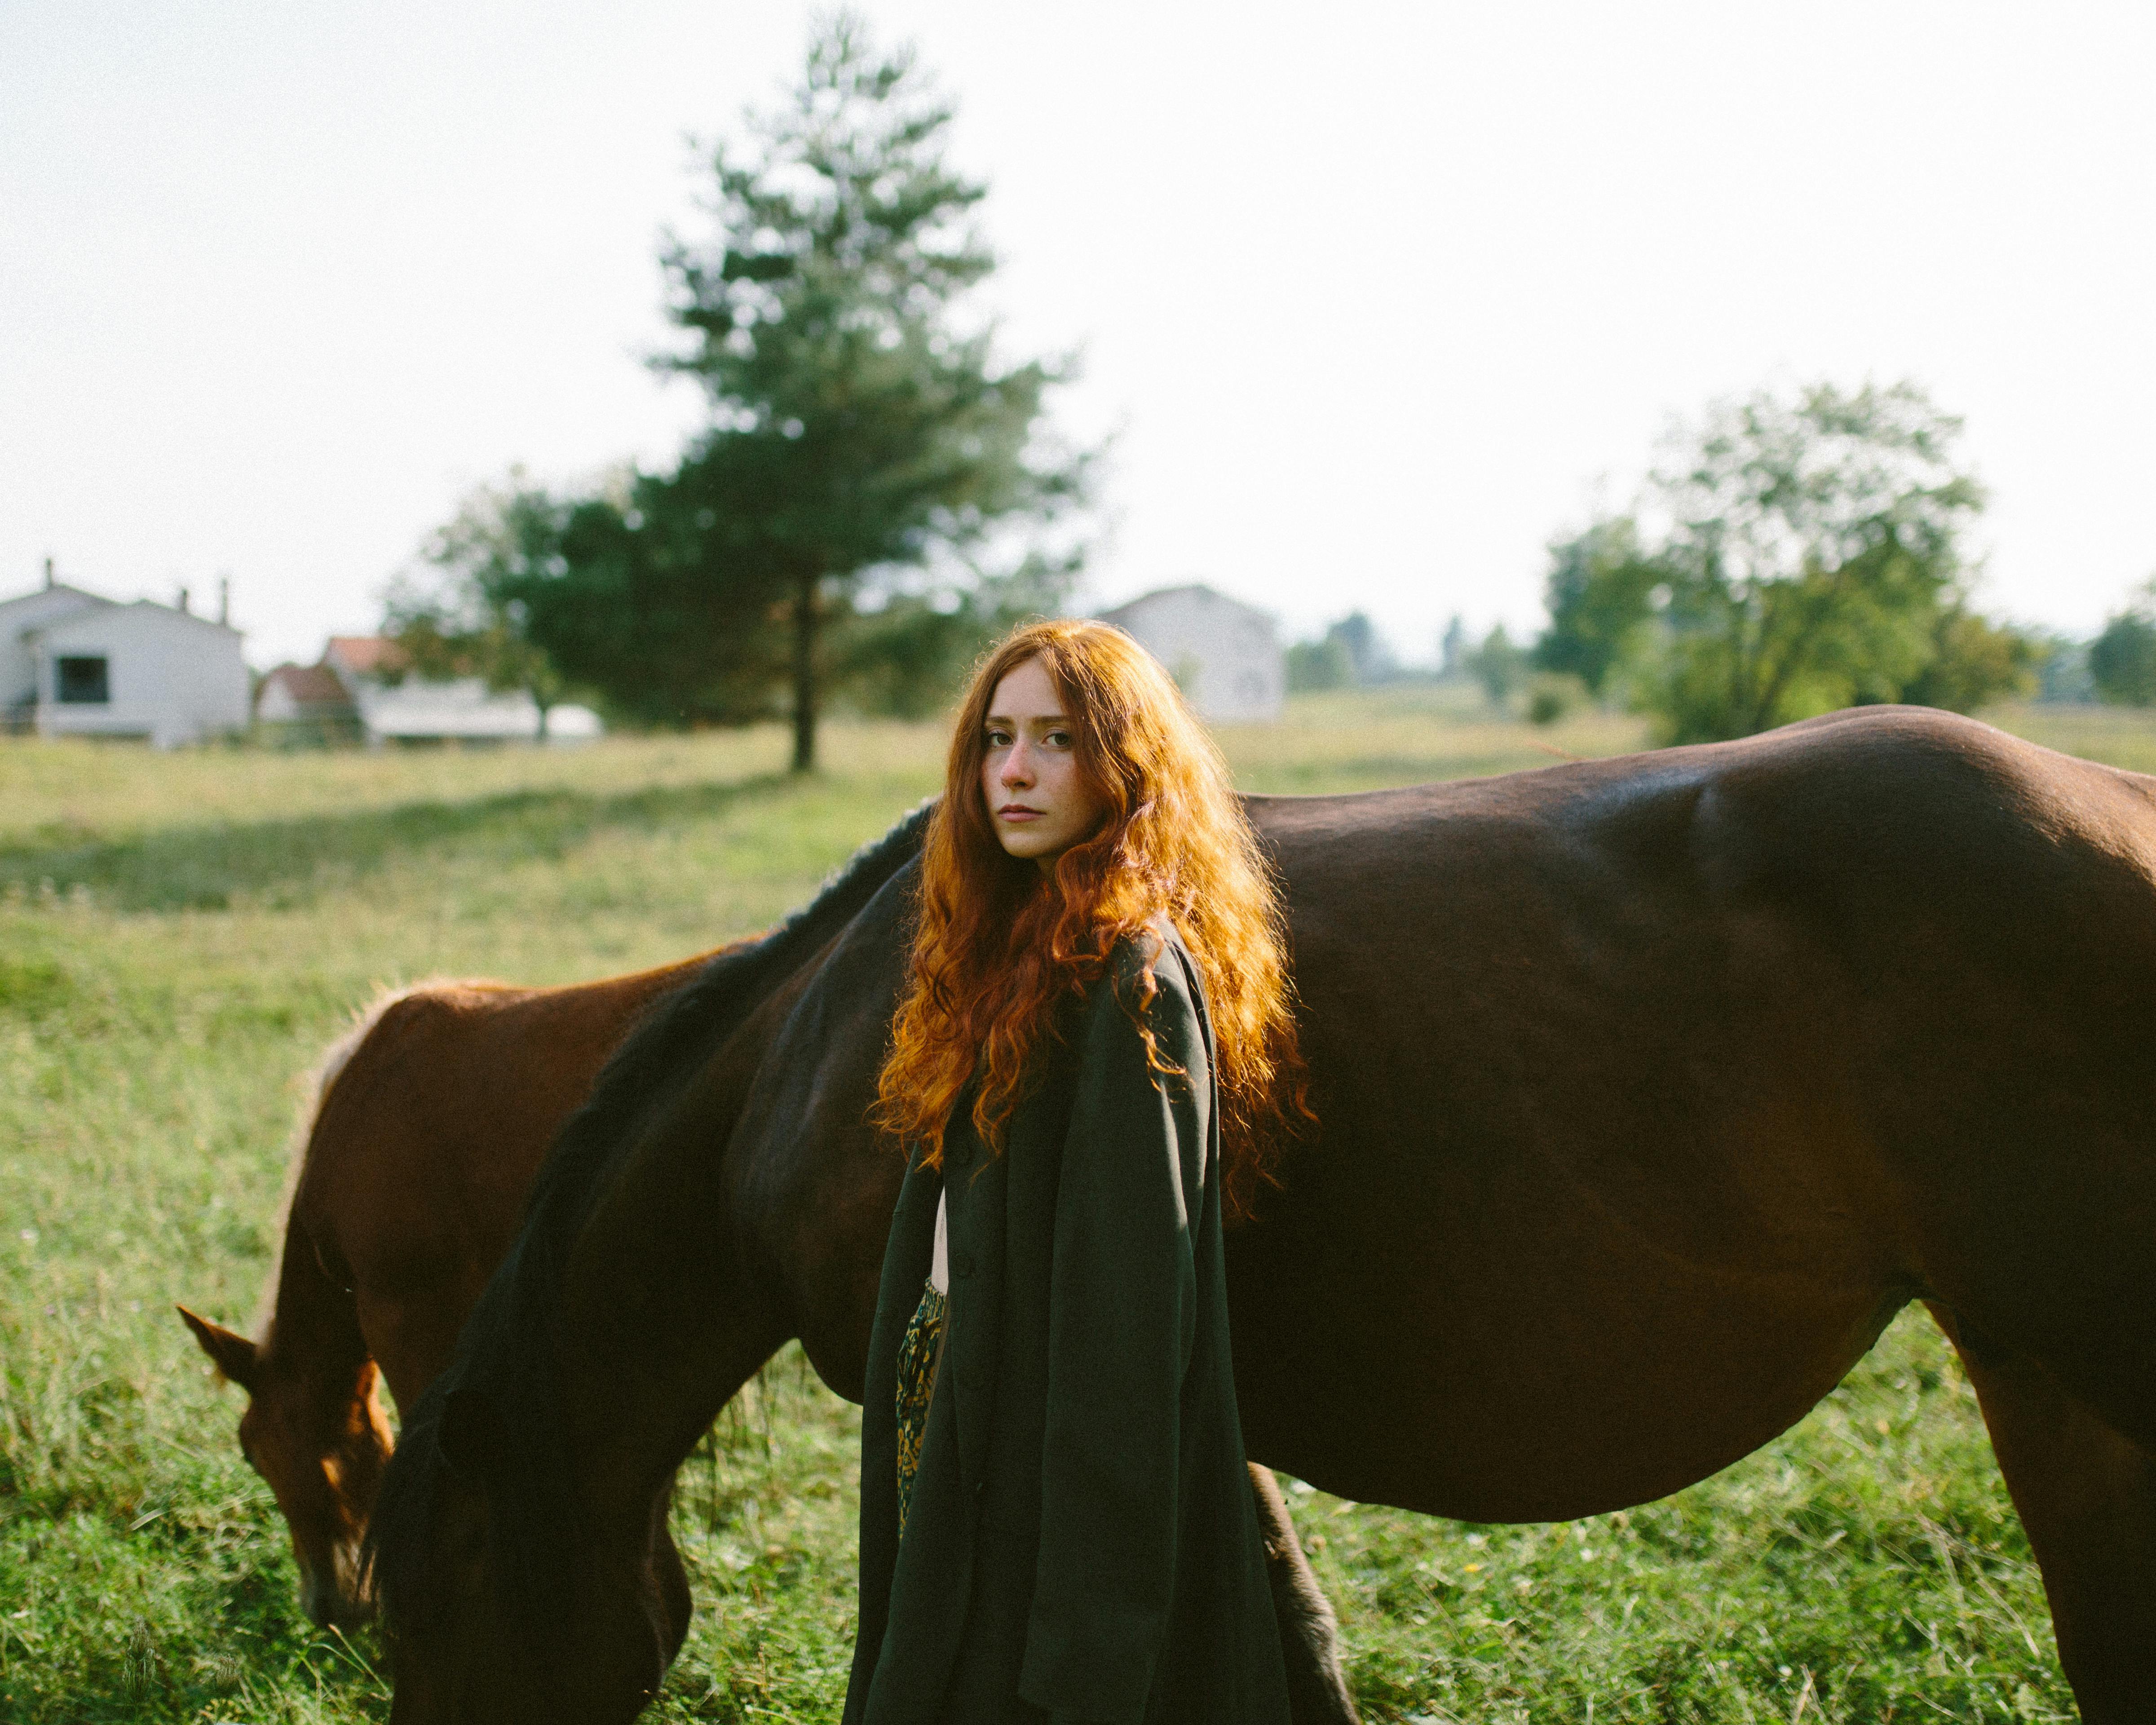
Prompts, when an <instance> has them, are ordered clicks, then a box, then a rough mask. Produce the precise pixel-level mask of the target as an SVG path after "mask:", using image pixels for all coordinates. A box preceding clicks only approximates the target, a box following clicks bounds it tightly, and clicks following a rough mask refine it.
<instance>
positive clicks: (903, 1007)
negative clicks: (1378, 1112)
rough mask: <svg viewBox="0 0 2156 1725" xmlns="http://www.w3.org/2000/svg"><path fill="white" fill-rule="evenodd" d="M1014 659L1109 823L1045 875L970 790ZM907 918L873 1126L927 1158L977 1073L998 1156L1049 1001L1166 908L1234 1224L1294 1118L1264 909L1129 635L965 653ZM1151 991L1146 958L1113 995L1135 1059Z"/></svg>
mask: <svg viewBox="0 0 2156 1725" xmlns="http://www.w3.org/2000/svg"><path fill="white" fill-rule="evenodd" d="M1029 659H1037V660H1039V661H1040V663H1041V665H1042V667H1043V669H1045V670H1046V671H1047V672H1048V674H1049V675H1050V677H1051V678H1052V679H1053V680H1054V681H1055V686H1056V689H1057V691H1058V692H1059V693H1060V696H1062V699H1063V701H1064V711H1065V713H1066V714H1067V715H1068V716H1069V717H1070V721H1071V725H1072V732H1073V737H1072V741H1073V744H1074V754H1075V761H1076V765H1077V768H1078V771H1079V773H1081V776H1082V777H1083V778H1084V780H1085V782H1086V784H1087V786H1088V787H1089V788H1090V789H1091V791H1092V792H1093V793H1094V795H1095V796H1096V798H1098V799H1099V801H1100V802H1101V804H1102V806H1103V807H1105V808H1106V810H1107V811H1108V812H1107V814H1106V818H1105V819H1103V820H1102V822H1101V827H1100V829H1099V830H1098V831H1097V832H1096V833H1095V834H1093V836H1092V837H1091V839H1086V840H1085V841H1084V842H1082V843H1081V844H1078V845H1073V846H1072V847H1071V848H1070V850H1066V851H1065V852H1064V853H1063V855H1061V856H1060V858H1058V859H1057V860H1056V863H1055V870H1054V872H1053V873H1052V874H1048V873H1045V872H1044V871H1043V870H1041V869H1039V867H1038V866H1037V865H1035V864H1034V863H1033V862H1032V861H1030V860H1024V859H1021V858H1018V857H1014V856H1011V855H1008V854H1007V853H1006V852H1005V851H1004V848H1003V845H1001V843H1000V842H999V841H998V839H997V837H996V834H995V830H994V829H993V826H992V825H991V824H990V823H989V819H988V807H987V803H986V800H985V798H984V797H983V792H982V788H981V768H982V762H983V758H984V757H985V754H986V752H987V742H986V737H985V732H986V728H987V727H986V720H987V717H988V704H989V702H990V701H992V700H993V697H994V695H995V691H996V688H997V685H998V684H1000V683H1001V682H1002V681H1003V680H1004V677H1005V676H1007V675H1009V673H1010V672H1011V671H1013V670H1015V669H1017V667H1019V665H1024V663H1025V662H1026V661H1027V660H1029ZM918 908H919V923H918V926H917V928H916V933H915V936H914V943H913V960H912V968H911V974H910V976H909V978H908V980H907V984H906V992H905V995H904V997H903V999H901V1003H900V1005H899V1009H898V1017H897V1020H896V1024H895V1026H894V1028H893V1032H892V1045H891V1054H890V1056H889V1058H888V1059H887V1060H885V1062H884V1067H883V1072H882V1076H881V1077H880V1080H879V1082H878V1086H877V1117H878V1119H879V1121H880V1123H881V1124H882V1125H883V1126H884V1127H885V1129H886V1130H888V1131H890V1132H892V1133H894V1134H895V1135H896V1137H898V1138H899V1139H900V1140H901V1142H904V1143H906V1144H907V1145H908V1146H910V1147H913V1148H915V1149H916V1151H917V1153H919V1154H920V1155H921V1157H922V1158H923V1159H924V1160H925V1161H927V1162H928V1163H931V1164H935V1163H939V1162H940V1161H941V1160H942V1150H943V1135H944V1131H945V1128H946V1127H947V1125H948V1124H949V1122H950V1119H951V1114H952V1109H953V1108H955V1107H956V1106H957V1102H958V1099H959V1096H960V1095H961V1093H962V1091H964V1090H965V1088H966V1086H967V1085H968V1082H969V1081H973V1080H975V1079H978V1089H977V1090H976V1091H975V1093H974V1097H973V1109H972V1117H973V1124H974V1126H975V1127H976V1128H978V1131H979V1132H980V1135H981V1137H982V1139H983V1142H985V1143H987V1144H988V1145H989V1146H990V1147H992V1148H1000V1147H1001V1144H1002V1142H1003V1134H1004V1127H1005V1126H1006V1125H1007V1123H1008V1122H1009V1118H1010V1116H1011V1114H1012V1112H1013V1111H1014V1110H1015V1109H1016V1107H1017V1106H1018V1105H1019V1102H1021V1101H1023V1100H1024V1097H1025V1096H1026V1094H1027V1093H1028V1091H1029V1090H1030V1089H1031V1088H1032V1086H1033V1085H1034V1082H1035V1081H1036V1080H1037V1077H1038V1074H1039V1063H1040V1061H1041V1060H1042V1058H1043V1057H1044V1055H1045V1053H1046V1050H1047V1045H1048V1044H1049V1043H1050V1041H1051V1040H1053V1038H1054V1034H1055V1013H1056V1009H1057V1007H1058V1005H1059V1004H1060V1003H1061V1002H1063V1001H1064V1000H1065V999H1069V998H1070V997H1071V996H1072V995H1074V994H1082V993H1085V992H1086V990H1087V989H1088V988H1091V987H1093V986H1094V985H1095V984H1096V983H1099V982H1100V981H1101V978H1102V977H1103V975H1104V974H1105V973H1106V965H1107V959H1108V955H1109V953H1110V952H1111V950H1112V949H1113V948H1114V947H1115V945H1116V942H1117V941H1119V940H1121V939H1122V938H1123V937H1126V936H1140V935H1141V934H1142V931H1143V930H1144V928H1145V927H1146V925H1147V923H1148V922H1152V919H1153V918H1154V917H1156V916H1163V915H1165V916H1167V918H1168V921H1169V922H1171V923H1172V924H1173V927H1174V928H1175V930H1176V932H1177V933H1178V934H1179V935H1180V936H1181V937H1183V944H1184V945H1185V946H1186V947H1188V948H1189V951H1190V954H1191V957H1193V959H1195V960H1196V962H1197V965H1198V970H1199V977H1200V979H1201V980H1202V981H1203V983H1204V989H1205V999H1206V1004H1207V1006H1208V1007H1209V1009H1210V1012H1211V1016H1212V1020H1213V1033H1214V1044H1215V1065H1216V1071H1215V1075H1214V1076H1215V1081H1216V1082H1217V1084H1218V1086H1219V1099H1220V1100H1219V1111H1220V1143H1221V1157H1222V1190H1223V1194H1224V1199H1225V1200H1226V1204H1227V1208H1228V1210H1229V1214H1247V1213H1248V1210H1249V1209H1250V1204H1251V1201H1252V1200H1253V1199H1254V1198H1255V1194H1256V1189H1257V1187H1258V1186H1259V1184H1260V1183H1261V1182H1264V1181H1265V1180H1268V1179H1269V1178H1270V1177H1271V1173H1272V1168H1273V1164H1274V1163H1275V1161H1276V1158H1277V1156H1278V1154H1279V1153H1280V1151H1281V1147H1282V1145H1283V1141H1284V1140H1285V1139H1286V1137H1290V1136H1291V1135H1292V1129H1293V1126H1294V1125H1295V1123H1296V1122H1297V1121H1299V1120H1306V1119H1308V1118H1309V1117H1310V1113H1309V1109H1308V1107H1307V1106H1306V1102H1305V1100H1304V1089H1305V1086H1304V1080H1303V1066H1302V1060H1301V1054H1300V1053H1299V1051H1298V1050H1297V1048H1296V1028H1295V1015H1294V1012H1293V1010H1292V1007H1291V999H1290V988H1289V983H1288V978H1287V968H1286V960H1285V944H1286V943H1285V938H1284V935H1283V932H1282V928H1281V916H1280V909H1279V905H1278V902H1277V901H1276V896H1275V894H1274V891H1273V885H1272V880H1271V878H1270V875H1269V874H1268V873H1267V870H1266V867H1265V860H1264V858H1263V856H1262V855H1261V854H1260V851H1259V850H1258V846H1257V841H1256V839H1255V837H1254V836H1253V835H1252V834H1251V832H1250V825H1249V824H1248V823H1247V822H1246V821H1245V819H1244V818H1243V814H1242V810H1241V808H1240V805H1239V803H1237V801H1236V798H1235V793H1234V791H1233V790H1232V788H1230V786H1229V778H1228V772H1227V768H1226V766H1225V764H1224V762H1222V761H1221V759H1220V755H1219V751H1218V750H1217V749H1216V748H1215V747H1214V745H1213V741H1212V739H1211V737H1209V736H1208V735H1207V734H1206V732H1205V730H1204V727H1203V726H1201V725H1200V724H1199V722H1198V721H1197V719H1196V718H1195V717H1194V716H1193V714H1192V713H1191V711H1190V709H1189V708H1188V706H1186V705H1185V704H1184V702H1183V696H1182V693H1181V691H1178V689H1177V688H1176V686H1175V685H1174V683H1173V681H1172V680H1170V679H1169V677H1168V675H1167V673H1166V672H1164V671H1163V670H1162V669H1161V667H1160V665H1159V664H1158V662H1157V661H1156V660H1154V659H1153V658H1152V655H1149V654H1147V652H1146V651H1145V649H1143V648H1142V647H1140V646H1139V645H1138V644H1137V643H1136V642H1135V641H1133V640H1132V639H1131V638H1130V637H1129V636H1128V635H1126V634H1123V633H1122V631H1121V630H1120V629H1111V628H1110V627H1109V626H1108V625H1107V624H1101V623H1085V622H1071V621H1061V622H1052V623H1036V624H1029V625H1028V626H1026V627H1025V628H1023V629H1018V630H1017V631H1015V632H1014V634H1011V635H1010V636H1009V638H1008V639H1005V640H1004V642H1003V643H1002V644H1000V645H999V646H998V647H997V648H996V649H994V650H993V651H992V652H991V653H990V654H989V655H988V657H987V658H986V659H984V660H983V661H982V663H981V665H980V668H979V669H978V670H977V671H976V672H975V673H974V675H973V685H972V687H971V688H970V689H969V690H968V691H967V695H966V699H965V701H964V704H963V705H962V706H961V707H960V708H959V711H958V718H957V728H956V729H955V731H954V732H952V737H951V752H950V757H949V762H948V764H947V768H946V770H945V773H944V779H943V797H942V801H941V803H939V804H938V805H937V809H936V812H935V814H934V815H933V816H932V819H931V820H930V823H929V828H928V833H927V839H926V842H925V847H924V850H923V855H922V857H921V887H920V896H919V907H918ZM1152 988H1153V983H1152V968H1151V966H1150V964H1148V965H1147V968H1146V971H1145V973H1144V978H1143V982H1142V986H1141V989H1140V994H1141V996H1142V998H1141V999H1137V1000H1134V1001H1132V1002H1128V1003H1127V1006H1128V1008H1129V1009H1131V1010H1132V1013H1133V1015H1134V1016H1135V1017H1136V1018H1137V1022H1138V1024H1139V1026H1140V1028H1141V1029H1142V1030H1145V1035H1146V1040H1147V1046H1148V1048H1149V1049H1150V1048H1151V1047H1152V1034H1151V1032H1150V1030H1147V1029H1145V1019H1144V1012H1145V1009H1146V1007H1147V1004H1149V1003H1150V1000H1151V997H1152ZM1153 1058H1154V1060H1155V1064H1156V1065H1161V1062H1160V1060H1159V1056H1158V1051H1157V1050H1156V1051H1155V1053H1154V1056H1153ZM1162 1070H1167V1069H1166V1068H1165V1067H1164V1066H1163V1068H1162Z"/></svg>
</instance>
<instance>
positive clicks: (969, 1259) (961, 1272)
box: [951, 1252, 973, 1276]
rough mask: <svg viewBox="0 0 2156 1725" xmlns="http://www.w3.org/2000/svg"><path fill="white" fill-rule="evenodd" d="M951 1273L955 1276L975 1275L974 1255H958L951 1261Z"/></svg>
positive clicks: (968, 1253) (969, 1253)
mask: <svg viewBox="0 0 2156 1725" xmlns="http://www.w3.org/2000/svg"><path fill="white" fill-rule="evenodd" d="M951 1272H952V1275H954V1276H971V1275H972V1274H973V1254H972V1253H971V1252H960V1253H959V1254H957V1255H956V1256H955V1257H953V1258H952V1260H951Z"/></svg>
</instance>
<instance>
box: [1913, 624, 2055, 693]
mask: <svg viewBox="0 0 2156 1725" xmlns="http://www.w3.org/2000/svg"><path fill="white" fill-rule="evenodd" d="M2044 657H2045V650H2044V647H2043V644H2041V643H2040V641H2038V640H2037V639H2035V637H2034V636H2032V635H2030V634H2025V633H2024V632H2023V631H2022V630H2020V629H2011V628H2008V627H2006V626H2005V625H2004V624H1996V623H1992V622H1989V621H1987V620H1986V619H1984V618H1981V617H1979V616H1978V615H1977V614H1975V613H1974V611H1971V610H1969V608H1967V606H1966V605H1964V604H1962V603H1955V604H1953V605H1949V606H1947V607H1944V608H1942V609H1941V610H1940V611H1939V613H1938V616H1937V617H1936V618H1935V619H1933V624H1932V655H1931V657H1930V659H1929V660H1928V661H1927V662H1926V663H1925V665H1924V666H1923V668H1922V670H1919V671H1918V672H1917V674H1916V675H1915V676H1913V677H1912V678H1910V679H1909V680H1908V681H1907V682H1905V683H1903V684H1902V686H1901V687H1900V688H1899V689H1898V690H1897V691H1895V696H1894V698H1895V699H1896V700H1897V701H1907V702H1909V703H1911V704H1912V705H1913V706H1943V707H1946V708H1948V710H1950V711H1953V712H1958V713H1966V712H1974V711H1975V710H1976V709H1977V708H1978V707H1980V706H1983V705H1984V703H1985V702H1986V701H1993V700H1996V699H1997V698H1998V697H1999V696H2002V695H2009V694H2020V693H2024V692H2025V691H2029V690H2030V689H2033V688H2034V687H2035V684H2036V675H2037V672H2038V670H2039V669H2040V666H2041V665H2042V663H2043V660H2044Z"/></svg>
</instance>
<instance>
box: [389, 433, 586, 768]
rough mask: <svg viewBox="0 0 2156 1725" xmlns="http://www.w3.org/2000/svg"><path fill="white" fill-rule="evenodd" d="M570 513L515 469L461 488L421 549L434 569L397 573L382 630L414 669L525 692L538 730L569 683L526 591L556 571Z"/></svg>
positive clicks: (544, 731) (543, 731)
mask: <svg viewBox="0 0 2156 1725" xmlns="http://www.w3.org/2000/svg"><path fill="white" fill-rule="evenodd" d="M567 513H568V511H567V506H565V505H564V504H562V502H560V501H557V500H556V499H555V498H553V497H552V496H550V495H548V494H547V491H546V490H544V489H542V487H540V486H537V485H533V484H532V483H531V480H530V479H529V478H528V477H527V476H526V474H525V473H524V472H523V470H521V469H512V470H511V472H510V475H509V478H508V480H507V482H506V484H504V485H480V486H479V487H477V488H476V489H475V490H472V491H470V492H468V493H467V494H466V495H465V498H464V500H463V501H462V502H461V503H459V505H458V507H457V512H456V514H455V516H454V517H453V518H452V519H451V520H450V521H449V523H448V525H446V526H443V527H441V528H439V529H438V530H437V531H435V532H434V534H433V535H432V536H430V537H429V539H428V541H427V543H426V545H425V547H424V548H423V551H422V552H421V556H422V557H423V559H424V561H425V562H426V563H427V564H428V565H429V567H430V569H431V573H430V574H425V575H423V574H420V573H418V572H413V571H408V572H406V573H404V574H403V575H402V576H400V577H399V578H398V579H397V580H396V581H395V582H393V583H392V584H391V587H390V590H389V593H388V602H387V605H386V612H387V615H386V617H385V619H384V624H383V633H385V634H388V635H389V636H390V637H391V638H392V639H394V640H395V641H396V642H397V643H398V644H399V645H400V646H402V647H403V649H404V651H405V655H406V657H407V660H408V664H409V668H410V670H411V671H412V672H413V673H414V674H416V675H419V676H423V677H470V676H476V677H482V678H484V679H485V681H486V685H487V687H489V688H490V689H493V690H496V691H503V690H511V689H518V690H522V691H524V692H525V693H526V694H528V695H529V696H531V699H532V701H533V702H534V703H535V704H536V706H537V707H538V709H539V735H540V736H541V737H545V736H546V734H547V714H548V713H549V712H550V711H552V709H553V708H554V707H555V706H558V705H559V704H560V703H561V701H562V699H563V698H564V696H566V694H567V689H568V683H567V679H566V678H565V677H564V676H563V675H562V671H561V670H560V669H559V668H558V667H557V665H556V663H555V660H554V659H553V658H552V656H551V655H549V653H548V652H547V649H546V647H545V646H544V645H542V644H541V642H540V641H539V640H538V639H535V637H534V634H533V632H532V629H531V609H530V607H529V605H528V604H527V603H526V598H525V594H526V591H527V590H528V589H529V588H531V586H532V585H533V584H534V583H536V582H537V581H540V580H543V579H544V578H547V577H549V576H552V575H554V574H557V573H558V572H560V570H561V568H562V554H561V544H562V528H563V525H564V523H565V521H566V520H567ZM399 675H401V673H399Z"/></svg>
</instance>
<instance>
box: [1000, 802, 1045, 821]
mask: <svg viewBox="0 0 2156 1725" xmlns="http://www.w3.org/2000/svg"><path fill="white" fill-rule="evenodd" d="M996 819H998V820H1039V819H1040V811H1039V809H1029V808H1027V807H1026V806H1025V804H1024V803H1004V806H1003V807H1002V808H1000V809H998V810H996Z"/></svg>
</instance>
